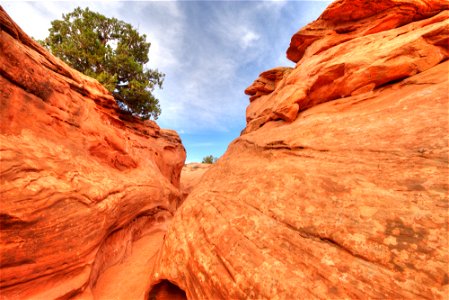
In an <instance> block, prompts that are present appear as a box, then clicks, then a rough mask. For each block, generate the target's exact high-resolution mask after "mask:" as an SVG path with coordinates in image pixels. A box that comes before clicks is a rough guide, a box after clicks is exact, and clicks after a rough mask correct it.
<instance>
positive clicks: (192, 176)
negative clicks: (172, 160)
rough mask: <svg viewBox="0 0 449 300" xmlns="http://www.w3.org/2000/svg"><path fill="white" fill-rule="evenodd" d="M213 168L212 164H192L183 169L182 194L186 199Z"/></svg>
mask: <svg viewBox="0 0 449 300" xmlns="http://www.w3.org/2000/svg"><path fill="white" fill-rule="evenodd" d="M211 166H212V164H203V163H190V164H186V165H185V166H184V167H183V168H182V172H181V192H182V196H183V198H184V199H185V198H186V197H187V196H188V195H189V194H190V192H191V191H192V190H193V188H194V187H195V186H197V185H198V184H199V183H200V181H201V178H202V177H203V175H204V173H206V171H207V170H209V168H210V167H211Z"/></svg>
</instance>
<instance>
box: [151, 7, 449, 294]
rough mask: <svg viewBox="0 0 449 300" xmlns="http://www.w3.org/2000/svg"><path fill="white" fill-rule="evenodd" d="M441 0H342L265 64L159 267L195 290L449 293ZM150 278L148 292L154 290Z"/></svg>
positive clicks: (447, 25)
mask: <svg viewBox="0 0 449 300" xmlns="http://www.w3.org/2000/svg"><path fill="white" fill-rule="evenodd" d="M448 30H449V12H448V2H447V1H412V0H409V1H389V0H382V1H358V0H342V1H336V2H335V3H333V4H332V5H331V6H330V7H329V8H328V9H327V10H326V11H325V12H324V13H323V14H322V16H321V17H320V18H319V19H318V20H317V21H316V22H314V23H312V24H310V25H308V26H306V27H305V28H303V29H302V30H300V31H299V32H298V33H297V34H295V35H294V37H293V38H292V43H291V46H290V48H289V50H288V52H287V55H288V57H289V58H290V59H292V60H294V61H297V62H298V63H297V65H296V67H295V68H293V69H289V68H276V69H273V70H271V71H267V72H264V73H262V74H261V76H260V78H259V79H257V80H256V82H255V83H254V84H253V85H252V86H251V87H249V88H248V89H247V90H246V92H247V93H248V94H249V95H250V96H251V98H250V101H251V102H250V105H249V106H248V109H247V121H248V122H247V127H246V129H245V131H244V133H243V135H242V136H241V137H240V138H238V139H236V140H235V141H234V142H233V143H232V144H231V145H230V146H229V148H228V151H227V152H226V154H225V155H224V156H223V157H222V158H221V159H220V161H219V162H218V163H217V164H216V165H214V166H213V167H211V168H210V169H209V171H208V172H207V174H206V176H204V177H203V178H202V180H201V182H200V184H199V185H198V186H197V187H196V188H195V189H194V190H193V191H192V193H191V194H190V195H189V196H188V198H187V199H186V200H185V202H184V204H183V205H182V207H181V208H180V210H179V211H178V212H177V213H176V216H175V218H174V219H173V221H172V223H171V226H170V229H169V231H168V233H167V235H166V240H165V243H164V246H163V248H162V251H161V252H160V253H159V258H158V264H157V265H156V267H155V273H154V276H153V278H152V283H153V284H156V283H158V282H159V281H161V280H168V281H170V282H171V283H172V284H175V285H177V286H178V287H179V288H181V289H182V290H184V291H185V292H186V295H187V297H188V298H190V299H247V298H254V299H277V298H279V299H314V298H323V299H343V298H363V299H366V298H377V299H387V298H388V299H403V298H406V299H416V298H429V299H448V295H449V275H448V263H449V257H448V255H449V249H448V207H449V205H448V186H449V184H448V178H449V177H448V176H449V172H448V153H449V151H448V150H449V148H448V142H449V141H448V132H449V128H448V127H449V125H448V108H449V107H448V102H449V96H448V95H449V91H448V88H449V87H448V71H449V62H448V56H449V53H448V36H449V35H448V32H449V31H448ZM153 292H154V290H153V291H151V293H153Z"/></svg>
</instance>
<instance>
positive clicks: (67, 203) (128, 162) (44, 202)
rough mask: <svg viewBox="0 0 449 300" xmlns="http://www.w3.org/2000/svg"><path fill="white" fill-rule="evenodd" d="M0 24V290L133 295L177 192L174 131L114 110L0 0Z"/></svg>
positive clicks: (180, 150) (46, 295)
mask: <svg viewBox="0 0 449 300" xmlns="http://www.w3.org/2000/svg"><path fill="white" fill-rule="evenodd" d="M0 28H1V31H0V106H1V110H0V118H1V124H0V153H1V164H0V171H1V189H0V195H1V202H0V204H1V205H0V233H1V240H0V260H1V268H0V298H2V299H25V298H35V299H55V298H69V297H72V296H76V295H79V294H83V293H84V294H85V295H87V296H89V295H90V297H92V296H96V297H95V298H103V299H104V298H108V299H111V298H110V297H108V295H115V296H117V295H120V293H122V294H123V295H128V296H130V297H132V298H135V297H134V296H135V295H138V296H139V295H140V298H143V297H144V293H145V290H146V289H147V285H148V284H149V282H148V276H149V273H148V269H149V268H150V265H151V261H150V258H151V255H154V253H156V251H157V249H158V247H159V245H160V243H161V241H162V237H163V231H164V230H165V226H166V220H169V219H170V218H171V217H172V215H173V214H174V212H175V210H176V208H177V206H178V204H179V203H180V201H181V193H180V190H179V186H180V172H181V169H182V167H183V165H184V160H185V150H184V147H183V146H182V144H181V141H180V138H179V136H178V135H177V133H176V132H174V131H169V130H162V129H160V128H159V127H158V126H157V124H156V123H154V122H151V121H145V122H142V121H140V120H137V119H135V118H133V117H131V116H129V115H124V114H122V113H120V111H119V110H118V107H117V105H116V103H115V101H114V100H113V98H112V96H111V95H110V94H109V93H108V92H107V91H106V90H105V89H104V88H103V87H102V86H101V85H100V84H99V83H98V82H97V81H95V80H93V79H90V78H88V77H86V76H83V75H82V74H80V73H78V72H77V71H75V70H73V69H71V68H70V67H68V66H67V65H66V64H64V63H62V62H61V61H60V60H59V59H57V58H55V57H53V56H51V55H50V54H49V53H48V52H47V51H46V50H44V49H43V48H42V47H41V46H40V45H38V44H37V43H36V42H34V41H33V40H32V39H30V38H29V37H28V36H27V35H26V34H25V33H24V32H23V31H22V30H21V29H20V28H18V27H17V25H16V24H15V23H14V22H13V21H12V20H11V19H10V18H9V16H8V15H7V14H6V13H5V11H4V10H3V9H1V8H0ZM143 239H146V243H145V244H142V243H141V241H142V240H143ZM135 245H137V246H138V247H134V246H135ZM136 253H141V255H140V256H139V255H138V256H136ZM136 257H137V258H136ZM124 261H126V262H131V263H134V265H132V264H131V265H132V266H134V267H132V268H129V264H128V269H126V270H127V271H126V272H124V271H123V270H122V269H120V268H119V267H117V266H118V265H120V263H121V262H124ZM111 268H112V269H113V270H114V272H111ZM117 268H118V269H117ZM142 268H143V270H142ZM120 272H121V273H120ZM104 274H106V275H107V280H106V281H105V280H104V277H103V275H104ZM114 275H115V277H114ZM125 275H126V280H124V276H125ZM118 276H119V277H118ZM128 283H129V284H128ZM97 284H99V285H100V286H101V287H103V290H102V291H98V290H97V289H96V287H97ZM114 289H115V292H114ZM127 289H128V290H127ZM108 293H109V294H108ZM102 296H103V297H102ZM136 297H137V296H136ZM122 299H124V298H123V297H122Z"/></svg>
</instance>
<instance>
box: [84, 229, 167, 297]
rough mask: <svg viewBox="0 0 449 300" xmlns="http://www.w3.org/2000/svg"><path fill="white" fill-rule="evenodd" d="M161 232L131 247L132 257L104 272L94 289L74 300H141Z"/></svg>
mask: <svg viewBox="0 0 449 300" xmlns="http://www.w3.org/2000/svg"><path fill="white" fill-rule="evenodd" d="M164 234H165V231H164V230H162V229H158V230H157V231H154V232H151V233H149V234H147V235H145V236H143V237H142V238H141V239H139V240H137V241H136V242H134V243H133V247H132V253H131V255H129V256H128V257H126V258H125V259H124V260H123V261H122V262H121V263H120V264H117V265H114V266H112V267H110V268H108V269H107V270H106V271H105V272H104V273H103V274H101V275H100V277H99V278H98V281H97V284H96V285H95V287H94V288H93V289H92V290H90V291H88V289H86V291H85V293H83V294H82V295H80V297H79V298H77V299H111V300H113V299H145V292H146V289H147V287H148V281H142V280H141V279H142V278H149V277H150V275H151V274H150V273H151V270H153V265H154V260H155V257H156V254H157V251H158V250H159V249H160V248H161V246H162V243H163V241H164Z"/></svg>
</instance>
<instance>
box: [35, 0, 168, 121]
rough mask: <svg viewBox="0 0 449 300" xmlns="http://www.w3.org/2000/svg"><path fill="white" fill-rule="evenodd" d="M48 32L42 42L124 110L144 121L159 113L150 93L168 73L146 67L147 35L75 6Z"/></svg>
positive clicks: (160, 86) (121, 22) (112, 19)
mask: <svg viewBox="0 0 449 300" xmlns="http://www.w3.org/2000/svg"><path fill="white" fill-rule="evenodd" d="M51 25H52V26H51V28H50V30H49V31H50V34H49V36H48V37H47V38H46V39H45V40H44V41H40V43H41V44H43V45H44V46H45V47H47V48H48V49H49V50H50V51H51V52H52V53H53V54H54V55H56V56H58V57H59V58H61V59H62V60H64V61H65V62H66V63H68V64H69V65H70V66H71V67H73V68H75V69H77V70H78V71H80V72H82V73H84V74H86V75H88V76H91V77H93V78H95V79H97V80H98V81H99V82H101V83H102V84H103V85H104V86H105V87H106V88H107V89H108V90H109V91H111V92H112V93H113V95H114V97H115V99H116V100H117V103H118V104H119V106H120V108H121V109H123V110H126V111H128V112H130V113H132V114H134V115H137V116H140V117H142V118H143V119H149V118H150V117H153V118H154V119H157V117H158V116H159V114H160V112H161V111H160V106H159V100H158V99H156V98H155V97H154V95H153V94H152V92H153V91H154V88H155V86H159V88H162V83H163V80H164V74H162V73H160V72H158V70H151V69H146V68H145V67H144V65H145V64H146V63H147V62H148V50H149V48H150V43H147V42H146V35H145V34H143V35H139V33H138V32H137V31H136V30H135V29H134V28H133V27H132V26H131V25H130V24H127V23H125V22H123V21H119V20H117V19H115V18H107V17H105V16H103V15H101V14H99V13H96V12H92V11H90V10H89V8H85V9H81V8H79V7H78V8H76V9H75V10H74V11H73V12H71V13H68V14H63V15H62V20H54V21H53V22H52V23H51Z"/></svg>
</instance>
